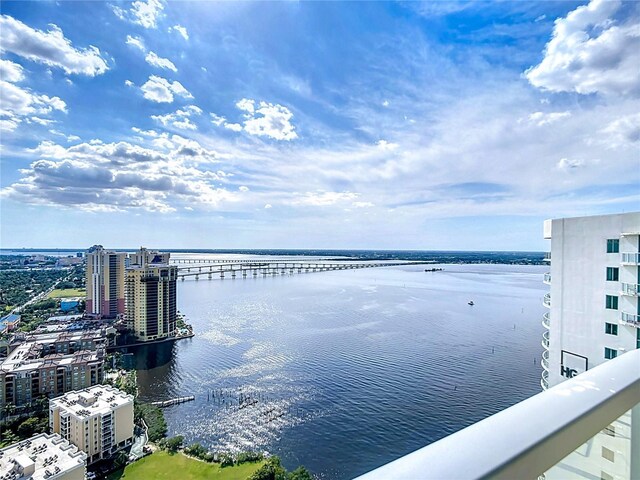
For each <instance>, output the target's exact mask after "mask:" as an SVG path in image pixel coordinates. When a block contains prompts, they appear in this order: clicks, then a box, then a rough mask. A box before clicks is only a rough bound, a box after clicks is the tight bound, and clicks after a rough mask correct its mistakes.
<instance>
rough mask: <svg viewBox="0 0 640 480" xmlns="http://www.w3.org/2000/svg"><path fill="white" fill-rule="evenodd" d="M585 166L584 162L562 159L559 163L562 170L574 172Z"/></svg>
mask: <svg viewBox="0 0 640 480" xmlns="http://www.w3.org/2000/svg"><path fill="white" fill-rule="evenodd" d="M583 166H584V160H571V159H569V158H561V159H560V161H559V162H558V168H559V169H560V170H573V169H575V168H580V167H583Z"/></svg>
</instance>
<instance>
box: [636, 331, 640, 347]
mask: <svg viewBox="0 0 640 480" xmlns="http://www.w3.org/2000/svg"><path fill="white" fill-rule="evenodd" d="M636 332H638V333H637V338H638V342H637V344H636V347H638V348H640V328H638V329H636Z"/></svg>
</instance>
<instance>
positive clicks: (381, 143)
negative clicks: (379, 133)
mask: <svg viewBox="0 0 640 480" xmlns="http://www.w3.org/2000/svg"><path fill="white" fill-rule="evenodd" d="M376 146H377V147H378V148H379V149H381V150H395V149H396V148H398V144H397V143H391V142H387V141H386V140H378V141H377V142H376Z"/></svg>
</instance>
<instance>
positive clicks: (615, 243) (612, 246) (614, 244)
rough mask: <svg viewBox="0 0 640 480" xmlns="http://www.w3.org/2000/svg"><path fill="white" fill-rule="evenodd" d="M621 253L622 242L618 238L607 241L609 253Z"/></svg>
mask: <svg viewBox="0 0 640 480" xmlns="http://www.w3.org/2000/svg"><path fill="white" fill-rule="evenodd" d="M619 252H620V240H618V239H617V238H611V239H609V240H607V253H619Z"/></svg>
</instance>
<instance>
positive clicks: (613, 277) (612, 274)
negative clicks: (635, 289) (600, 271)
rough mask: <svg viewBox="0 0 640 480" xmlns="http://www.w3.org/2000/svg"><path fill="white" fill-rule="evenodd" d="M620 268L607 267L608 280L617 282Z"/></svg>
mask: <svg viewBox="0 0 640 480" xmlns="http://www.w3.org/2000/svg"><path fill="white" fill-rule="evenodd" d="M619 275H620V269H619V268H617V267H607V282H617V281H618V277H619Z"/></svg>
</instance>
